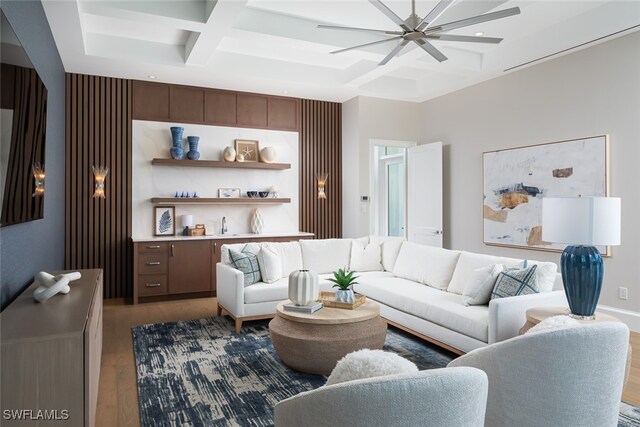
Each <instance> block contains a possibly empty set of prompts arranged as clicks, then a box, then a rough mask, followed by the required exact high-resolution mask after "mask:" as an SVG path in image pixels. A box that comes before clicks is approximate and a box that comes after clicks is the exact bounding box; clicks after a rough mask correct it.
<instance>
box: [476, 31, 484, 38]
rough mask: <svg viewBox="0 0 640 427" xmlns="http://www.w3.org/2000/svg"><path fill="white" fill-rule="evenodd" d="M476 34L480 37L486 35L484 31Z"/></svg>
mask: <svg viewBox="0 0 640 427" xmlns="http://www.w3.org/2000/svg"><path fill="white" fill-rule="evenodd" d="M476 36H478V37H480V36H484V33H483V32H482V31H478V32H477V33H476Z"/></svg>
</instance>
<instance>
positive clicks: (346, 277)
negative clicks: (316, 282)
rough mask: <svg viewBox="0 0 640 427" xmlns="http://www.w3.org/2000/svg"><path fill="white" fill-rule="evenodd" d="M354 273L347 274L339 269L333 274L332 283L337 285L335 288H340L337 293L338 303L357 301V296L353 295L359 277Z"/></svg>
mask: <svg viewBox="0 0 640 427" xmlns="http://www.w3.org/2000/svg"><path fill="white" fill-rule="evenodd" d="M353 273H354V272H353V271H350V272H348V273H347V272H345V271H344V269H342V268H341V269H339V270H338V271H334V272H333V277H330V278H329V279H327V280H329V281H330V282H333V283H335V284H334V285H333V287H334V288H338V290H337V291H336V301H339V302H346V303H353V301H354V299H355V295H354V293H353V288H352V286H353V285H357V284H358V282H356V281H355V280H356V279H357V278H358V277H359V276H354V275H353Z"/></svg>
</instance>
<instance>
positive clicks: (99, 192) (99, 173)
mask: <svg viewBox="0 0 640 427" xmlns="http://www.w3.org/2000/svg"><path fill="white" fill-rule="evenodd" d="M91 170H93V176H94V179H95V181H96V187H95V192H94V193H93V198H94V199H95V198H101V199H104V198H105V195H104V180H105V179H107V174H108V173H109V168H105V167H103V166H97V167H96V166H91Z"/></svg>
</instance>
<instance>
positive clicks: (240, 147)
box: [235, 139, 259, 162]
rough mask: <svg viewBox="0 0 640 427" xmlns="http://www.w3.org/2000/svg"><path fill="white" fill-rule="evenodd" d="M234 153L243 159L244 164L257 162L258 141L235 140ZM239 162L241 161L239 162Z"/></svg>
mask: <svg viewBox="0 0 640 427" xmlns="http://www.w3.org/2000/svg"><path fill="white" fill-rule="evenodd" d="M235 142H236V151H237V153H238V155H241V154H242V156H243V157H244V160H243V161H245V162H257V161H258V156H259V148H258V141H257V140H253V139H236V140H235ZM239 161H241V160H239Z"/></svg>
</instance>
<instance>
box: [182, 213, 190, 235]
mask: <svg viewBox="0 0 640 427" xmlns="http://www.w3.org/2000/svg"><path fill="white" fill-rule="evenodd" d="M180 224H181V225H182V227H184V229H183V230H182V235H183V236H188V235H189V227H191V226H192V225H193V215H189V214H186V215H181V216H180Z"/></svg>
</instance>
